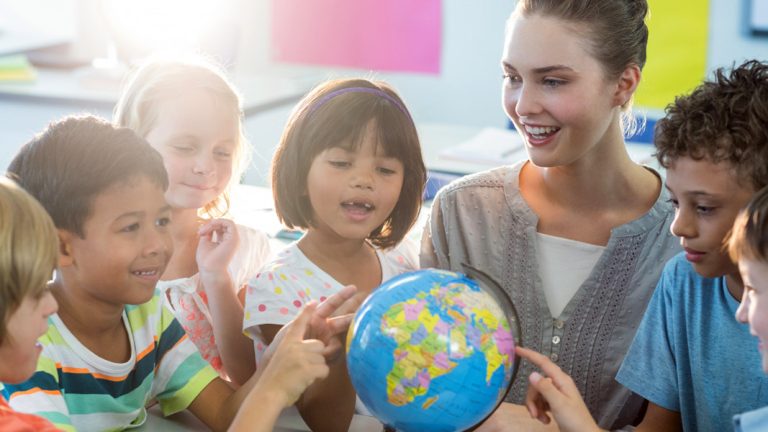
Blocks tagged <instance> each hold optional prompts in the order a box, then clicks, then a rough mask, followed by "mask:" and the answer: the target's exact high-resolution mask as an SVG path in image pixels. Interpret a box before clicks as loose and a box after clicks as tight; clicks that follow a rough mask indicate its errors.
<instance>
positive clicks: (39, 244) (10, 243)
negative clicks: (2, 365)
mask: <svg viewBox="0 0 768 432" xmlns="http://www.w3.org/2000/svg"><path fill="white" fill-rule="evenodd" d="M57 244H58V235H57V233H56V228H55V227H54V225H53V221H51V218H50V216H48V213H46V211H45V209H43V206H41V205H40V203H38V202H37V201H36V200H35V199H34V198H33V197H32V196H31V195H29V194H28V193H27V192H25V191H24V189H22V188H21V187H19V186H18V185H16V183H14V182H13V181H12V180H10V179H8V178H5V177H0V343H3V342H4V341H5V340H6V337H7V336H8V335H7V334H6V332H7V329H6V327H5V326H6V324H7V322H8V318H9V317H10V316H11V314H13V312H14V311H15V310H16V309H17V308H18V307H19V305H20V304H21V302H22V301H23V300H24V298H25V297H28V296H31V297H34V298H40V297H41V296H42V295H43V294H44V293H45V291H46V289H47V287H46V284H47V282H48V280H50V278H51V275H52V273H53V270H54V269H55V268H56V263H57V261H58V250H57V249H58V248H57Z"/></svg>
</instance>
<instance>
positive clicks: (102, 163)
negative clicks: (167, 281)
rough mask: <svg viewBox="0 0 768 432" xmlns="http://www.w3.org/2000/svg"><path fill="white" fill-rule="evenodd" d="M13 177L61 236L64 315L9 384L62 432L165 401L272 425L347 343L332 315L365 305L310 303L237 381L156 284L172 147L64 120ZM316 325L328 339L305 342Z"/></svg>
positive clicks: (93, 122)
mask: <svg viewBox="0 0 768 432" xmlns="http://www.w3.org/2000/svg"><path fill="white" fill-rule="evenodd" d="M9 173H10V175H11V176H12V177H14V178H15V179H16V180H17V181H18V182H19V184H20V185H21V186H22V187H24V188H25V189H26V190H27V191H28V192H29V193H30V194H31V195H32V196H34V197H35V198H37V200H38V201H40V203H41V204H42V205H43V207H44V208H45V209H46V210H47V211H48V213H49V214H50V216H51V218H52V219H53V221H54V223H55V225H56V228H57V231H58V236H59V239H58V240H59V244H58V251H59V262H58V266H57V269H56V273H55V278H54V280H53V281H51V283H50V285H49V288H50V290H51V292H52V293H53V295H54V297H55V298H56V300H57V301H58V303H59V310H58V313H57V314H54V315H52V316H51V317H50V318H49V321H48V330H47V332H46V333H45V335H43V337H41V338H40V342H41V344H42V353H41V355H40V358H39V360H38V363H37V370H36V372H35V373H34V375H33V376H32V378H30V379H29V380H28V381H26V382H23V383H20V384H13V385H8V386H6V390H7V391H8V394H9V396H10V397H9V403H10V405H11V407H13V408H14V409H16V410H18V411H23V412H28V413H33V414H36V415H39V416H42V417H45V418H47V419H48V420H50V421H51V422H52V423H54V424H55V426H57V427H58V428H60V429H62V430H78V431H90V430H94V431H95V430H122V429H125V428H131V427H136V426H139V425H141V424H143V422H144V421H145V419H146V416H147V412H146V406H147V405H148V404H151V403H153V402H154V401H157V402H158V403H159V405H160V407H161V409H162V412H163V414H165V415H169V414H173V413H175V412H178V411H181V410H184V409H189V410H190V411H191V412H192V413H193V414H194V415H195V416H196V417H198V418H199V419H200V420H202V421H203V422H204V423H205V424H206V425H207V426H208V427H210V428H211V429H214V430H224V429H227V428H228V427H230V425H231V426H232V430H242V428H247V429H248V430H271V429H272V428H273V425H274V422H275V420H276V418H277V415H278V414H279V413H280V411H281V410H282V408H283V407H285V406H287V405H290V404H292V403H294V402H295V400H296V399H297V398H298V396H299V395H300V394H301V393H302V392H303V390H304V389H305V388H306V387H307V386H308V385H309V384H311V383H312V382H313V381H314V380H315V379H317V378H321V377H324V376H326V375H327V374H328V366H327V365H326V362H325V359H324V354H328V351H329V350H330V349H331V348H333V347H332V346H331V345H330V344H332V343H335V346H336V347H338V344H339V342H338V340H337V339H335V338H333V337H332V334H336V333H338V332H340V331H343V329H344V327H345V326H347V325H348V323H349V320H350V319H351V316H349V315H346V316H343V317H341V318H339V319H334V320H326V318H328V317H329V316H330V314H331V313H332V312H333V310H334V309H336V308H337V307H339V306H341V304H342V302H343V301H344V300H347V299H349V300H350V301H349V302H348V303H345V305H346V307H349V308H354V307H355V306H356V304H355V299H352V298H351V296H352V294H353V292H354V289H353V288H348V289H345V290H342V291H341V292H340V293H339V294H341V295H340V296H338V295H337V296H338V297H329V300H328V301H326V303H323V304H321V305H320V306H315V305H312V306H308V307H307V309H306V310H305V311H303V312H302V313H301V314H300V315H299V318H297V319H296V320H294V321H293V322H292V323H291V324H289V326H286V328H287V329H288V330H286V331H284V332H283V333H282V335H281V342H280V343H279V344H278V346H277V348H276V349H275V351H274V353H272V354H271V355H272V357H271V360H270V361H269V362H268V363H267V364H266V366H265V368H264V369H263V370H260V371H259V372H258V373H257V374H255V375H254V376H253V377H252V378H251V379H249V380H248V381H247V382H246V383H245V385H243V386H242V387H241V388H239V389H237V390H234V391H233V389H232V388H231V387H230V385H229V384H227V383H226V382H225V381H223V380H222V379H220V378H219V377H218V374H217V373H216V372H215V371H214V370H213V368H212V367H211V366H210V365H209V364H208V363H207V362H206V361H205V360H203V358H202V357H201V356H200V353H199V352H198V351H197V349H196V347H195V346H194V344H192V342H191V341H190V340H189V338H188V337H187V335H186V334H185V332H184V330H183V329H182V328H181V326H180V325H179V323H178V322H177V321H176V320H175V319H174V318H173V315H172V314H171V313H170V311H169V310H168V309H167V308H166V307H164V305H163V297H162V295H161V294H160V292H159V291H158V290H156V287H155V286H156V284H157V281H158V280H159V279H160V276H161V275H162V274H163V271H164V270H165V267H166V265H167V263H168V260H169V259H170V256H171V253H172V247H171V244H172V243H171V239H170V234H169V233H168V230H167V225H168V224H169V223H170V207H169V206H168V204H167V203H166V202H165V198H164V191H165V188H166V187H167V186H168V180H167V176H166V172H165V168H164V167H163V162H162V159H161V156H160V155H159V154H158V153H157V152H156V151H155V150H154V149H153V148H152V147H150V145H149V144H148V143H147V142H146V141H144V140H143V139H142V138H140V137H138V136H137V135H136V134H135V133H134V132H133V131H131V130H129V129H124V128H115V127H113V126H112V125H110V124H109V123H107V122H105V121H103V120H100V119H97V118H94V117H83V118H67V119H64V120H62V121H60V122H57V123H54V124H52V125H51V126H49V127H48V129H46V131H44V132H43V133H42V134H40V135H38V136H36V137H35V138H34V139H33V140H32V141H31V142H30V143H28V144H27V145H25V146H24V147H23V148H22V149H21V150H20V151H19V153H18V154H17V155H16V157H15V158H14V160H13V161H12V162H11V165H10V167H9ZM201 237H203V238H201V242H202V241H209V242H211V243H212V244H211V247H210V248H209V249H210V253H211V254H217V253H226V251H224V252H221V249H222V248H220V246H221V245H222V243H223V242H224V240H221V239H220V240H219V241H216V240H214V239H213V238H212V237H213V235H212V234H211V233H202V234H201ZM340 310H341V309H340ZM289 327H292V328H290V329H289ZM308 332H309V333H311V334H313V335H316V336H317V337H318V339H322V341H321V340H304V336H305V334H306V333H308ZM243 403H245V404H246V405H247V407H248V408H246V409H244V410H243V411H244V412H241V413H240V414H239V417H237V418H236V414H238V409H239V408H240V405H241V404H243ZM254 417H256V418H255V419H254ZM233 421H234V423H233Z"/></svg>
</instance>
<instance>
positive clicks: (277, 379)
mask: <svg viewBox="0 0 768 432" xmlns="http://www.w3.org/2000/svg"><path fill="white" fill-rule="evenodd" d="M317 309H318V306H317V303H314V302H311V303H309V304H307V305H306V306H305V307H304V309H303V310H302V311H301V313H299V315H298V316H297V317H296V318H294V319H293V321H291V322H289V323H288V324H286V325H285V326H283V328H282V329H280V331H279V332H278V333H277V335H276V336H275V340H274V341H273V342H272V343H271V344H270V349H268V350H267V353H266V354H265V357H264V358H265V359H266V366H265V368H264V372H262V374H261V377H260V378H259V385H258V386H257V388H261V390H254V391H266V392H269V393H274V394H278V395H280V396H282V397H283V401H282V402H283V406H289V405H293V403H295V402H296V400H298V398H299V396H301V394H302V393H304V390H306V388H307V387H309V386H310V385H311V384H312V383H313V382H314V381H315V380H316V379H322V378H325V377H326V376H328V371H329V369H328V365H326V363H325V357H323V352H324V350H325V344H323V343H322V342H321V341H319V340H316V339H312V340H305V339H304V335H305V334H306V333H307V331H308V329H309V326H310V321H312V319H313V315H314V314H315V313H316V310H317ZM270 351H271V352H270Z"/></svg>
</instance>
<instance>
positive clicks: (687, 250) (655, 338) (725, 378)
mask: <svg viewBox="0 0 768 432" xmlns="http://www.w3.org/2000/svg"><path fill="white" fill-rule="evenodd" d="M766 100H768V66H766V65H764V64H762V63H760V62H757V61H749V62H746V63H744V64H743V65H741V66H739V67H738V68H735V69H734V70H733V71H731V73H730V74H727V73H726V72H725V71H724V70H722V69H719V70H717V71H716V73H715V79H714V80H713V81H708V82H704V83H703V84H702V85H700V86H699V87H697V88H696V89H695V90H694V91H693V92H692V93H691V94H690V95H687V96H682V97H678V98H677V99H676V100H675V103H674V104H672V105H670V106H669V107H667V113H666V116H665V117H664V118H663V119H662V120H660V121H659V123H658V124H657V129H656V139H655V144H656V147H657V157H658V159H659V162H660V163H661V164H662V166H664V167H665V168H667V182H666V187H667V189H668V190H669V192H670V195H671V197H672V198H671V199H672V202H673V203H674V205H675V207H676V212H675V220H674V222H673V223H672V226H671V230H672V233H673V234H675V235H676V236H678V237H680V242H681V244H682V246H683V248H684V252H683V253H681V254H680V255H678V256H676V257H675V258H673V259H672V260H670V262H669V263H667V265H666V267H665V269H664V271H663V272H662V276H661V279H660V281H659V283H658V285H657V288H656V291H655V292H654V294H653V297H652V298H651V301H650V303H649V305H648V309H647V310H646V313H645V316H644V318H643V321H642V322H641V324H640V327H639V329H638V331H637V334H636V335H635V339H634V342H633V343H632V345H631V346H630V348H629V351H628V352H627V354H626V357H625V359H624V363H623V365H622V367H621V369H620V370H619V373H618V375H617V377H616V380H617V381H619V382H620V383H621V384H623V385H625V386H626V387H628V388H629V389H630V390H632V391H633V392H635V393H637V394H639V395H640V396H642V397H644V398H645V399H647V400H648V410H647V412H646V414H645V416H644V418H643V419H642V421H641V422H640V424H639V426H638V427H637V430H638V431H654V432H655V431H659V430H681V429H682V430H686V431H716V432H720V431H725V430H729V429H731V417H733V416H734V415H735V414H738V413H741V412H744V411H749V410H752V409H756V408H758V407H761V406H765V405H768V378H766V377H765V375H764V374H763V373H762V370H761V369H760V367H759V354H758V353H757V352H755V351H754V350H748V349H747V347H749V346H750V344H751V343H752V342H751V336H750V334H749V329H748V327H747V326H746V325H744V324H741V323H739V322H737V321H736V320H734V319H733V316H734V314H735V313H736V309H737V308H738V305H739V299H741V298H742V291H743V286H742V280H741V277H740V275H739V271H738V268H737V266H736V264H735V263H734V262H733V261H732V260H731V259H730V257H729V256H728V255H727V253H726V251H725V250H724V247H723V241H724V239H725V238H726V236H727V234H728V232H729V231H730V229H731V227H732V226H733V222H734V219H735V218H736V215H737V214H738V212H739V211H740V210H741V209H742V208H743V207H744V206H745V205H746V204H747V203H748V202H749V200H750V198H751V197H752V196H753V195H754V194H755V192H756V191H757V190H759V189H761V188H762V187H764V186H765V185H766V184H768V128H766V125H768V105H766V102H765V101H766ZM520 354H521V355H522V356H523V357H525V358H527V359H529V360H530V361H532V362H533V363H535V364H536V365H537V366H539V367H541V368H542V370H543V371H544V373H545V374H546V375H547V376H548V378H543V377H542V376H541V375H539V374H536V373H535V374H532V375H531V377H530V381H531V387H530V388H531V390H529V395H528V398H527V401H526V402H527V403H526V405H527V406H528V408H529V411H530V412H531V415H532V416H534V417H537V418H539V419H540V420H542V421H545V422H548V421H549V417H548V416H547V414H546V411H551V412H552V414H553V415H554V417H555V419H556V420H557V422H558V424H559V426H560V429H561V430H574V431H576V430H578V431H588V430H597V426H596V425H595V424H594V421H593V420H592V418H591V417H590V416H589V412H588V411H586V408H584V406H583V402H582V401H581V398H580V396H579V394H578V391H576V389H575V386H573V385H572V380H570V377H568V376H567V375H565V374H563V373H562V371H560V370H559V369H558V368H557V367H556V366H555V365H554V364H552V363H551V362H548V361H547V360H546V358H544V357H543V356H540V355H539V354H537V353H534V352H531V351H529V350H520Z"/></svg>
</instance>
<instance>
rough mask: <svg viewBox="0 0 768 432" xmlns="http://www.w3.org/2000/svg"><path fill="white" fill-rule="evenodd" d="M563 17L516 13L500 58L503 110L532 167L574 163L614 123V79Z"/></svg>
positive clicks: (597, 142) (587, 42)
mask: <svg viewBox="0 0 768 432" xmlns="http://www.w3.org/2000/svg"><path fill="white" fill-rule="evenodd" d="M588 44H589V41H588V40H586V39H585V38H584V37H583V36H580V35H579V34H578V33H575V32H574V31H572V26H571V25H567V24H566V23H564V22H563V21H561V20H559V19H556V18H551V17H545V16H539V15H534V16H529V17H523V16H516V17H514V18H512V21H510V27H509V31H508V34H507V40H506V43H505V47H504V54H503V57H502V62H503V65H502V67H503V73H504V75H505V78H504V84H503V93H502V103H503V105H504V110H505V111H506V113H507V115H508V116H509V118H510V119H511V120H512V122H513V123H514V124H515V127H516V128H517V130H518V131H519V132H520V134H521V135H522V137H523V138H524V140H525V143H526V149H527V151H528V155H529V157H530V159H531V161H532V162H533V163H534V164H536V165H537V166H546V167H551V166H562V165H567V164H570V163H573V162H574V161H576V160H578V159H579V158H581V157H582V156H583V155H585V154H586V153H587V152H589V151H590V150H592V149H593V148H594V147H595V146H596V145H597V144H599V143H600V142H602V141H601V140H602V139H603V138H604V137H605V135H606V133H607V132H608V130H609V128H610V127H612V125H613V127H615V125H616V121H615V120H616V118H615V116H616V115H618V110H617V109H616V108H617V106H616V102H615V101H614V97H613V95H614V93H615V92H616V89H617V83H616V82H611V81H608V80H606V79H605V78H604V76H605V72H604V70H603V66H602V64H601V63H600V62H598V61H597V60H596V59H595V58H594V56H593V55H592V54H591V53H590V52H589V51H587V49H586V47H588Z"/></svg>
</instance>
